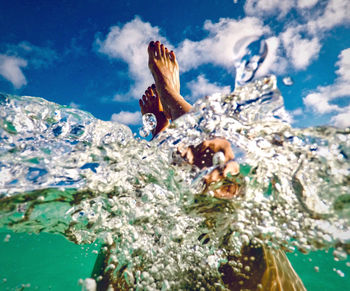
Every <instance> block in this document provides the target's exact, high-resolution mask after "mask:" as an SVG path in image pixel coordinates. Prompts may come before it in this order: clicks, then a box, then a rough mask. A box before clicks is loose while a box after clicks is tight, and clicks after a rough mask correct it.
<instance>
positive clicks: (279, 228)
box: [0, 76, 350, 290]
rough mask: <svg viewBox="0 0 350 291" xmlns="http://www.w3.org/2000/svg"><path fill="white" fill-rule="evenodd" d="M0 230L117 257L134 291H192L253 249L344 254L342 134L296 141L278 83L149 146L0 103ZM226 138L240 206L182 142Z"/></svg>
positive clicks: (27, 106) (87, 119) (90, 121)
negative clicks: (212, 184) (216, 193)
mask: <svg viewBox="0 0 350 291" xmlns="http://www.w3.org/2000/svg"><path fill="white" fill-rule="evenodd" d="M0 106H1V107H0V115H1V119H0V142H1V146H0V157H1V158H0V226H5V227H7V228H9V229H12V230H15V231H27V232H43V231H45V232H52V233H61V234H63V235H64V236H65V237H67V238H68V239H69V240H71V241H73V242H76V243H91V242H93V241H95V240H96V239H97V238H99V239H101V240H103V241H104V242H105V243H106V245H107V246H108V245H109V246H111V248H112V246H113V247H114V246H116V248H112V249H113V253H112V255H111V256H110V259H109V265H108V268H109V269H111V270H114V272H118V271H120V270H122V271H123V276H124V277H125V278H126V281H127V282H128V283H129V284H130V286H134V287H139V288H144V287H146V286H148V287H150V288H156V289H162V288H163V289H164V290H166V289H169V288H170V289H175V290H176V289H179V288H184V289H186V288H187V289H188V288H200V287H207V286H209V285H212V284H213V282H218V283H217V284H219V283H220V279H219V278H220V274H219V271H218V266H219V265H220V264H221V263H223V262H226V257H227V255H228V254H236V253H239V251H240V248H241V246H242V244H244V243H248V242H251V243H253V244H263V245H267V246H269V247H271V248H283V249H284V250H287V251H288V250H289V251H293V250H295V249H298V250H300V251H302V252H309V251H312V250H317V249H328V248H331V247H333V248H335V251H334V256H335V259H337V260H338V259H339V260H346V259H347V251H348V250H349V246H350V245H349V243H350V228H349V227H350V221H349V220H350V194H349V185H350V178H349V177H350V162H349V156H350V135H349V134H350V130H349V129H336V128H332V127H321V128H307V129H295V128H292V127H291V126H290V124H289V123H288V122H287V120H288V115H287V114H286V112H285V111H284V107H283V99H282V97H281V95H280V93H279V91H278V89H277V85H276V80H275V77H274V76H269V77H266V78H263V79H259V80H256V81H254V82H251V83H248V84H246V85H244V86H242V87H237V88H236V90H235V92H234V93H233V94H232V95H229V96H221V95H213V96H211V97H206V98H204V99H201V100H199V101H198V102H197V103H196V104H195V105H194V108H193V111H192V112H191V113H189V114H187V115H185V116H183V117H181V118H180V119H178V120H176V121H175V122H174V123H172V125H171V127H170V128H169V129H168V130H167V131H165V132H163V133H161V134H160V136H159V137H158V138H156V139H154V140H153V141H152V142H146V141H144V140H140V139H137V138H134V136H133V134H132V133H131V131H130V129H129V128H128V127H126V126H123V125H121V124H118V123H112V122H104V121H101V120H98V119H95V118H94V117H93V116H91V115H90V114H88V113H86V112H83V111H81V110H78V109H73V108H69V107H64V106H60V105H57V104H54V103H52V102H48V101H46V100H44V99H41V98H33V97H18V96H12V95H6V94H2V95H0ZM213 136H221V137H225V138H226V139H228V140H229V141H230V142H231V143H232V145H233V147H234V149H235V153H236V159H237V160H238V161H239V163H240V164H241V172H242V176H237V177H233V179H235V178H236V179H237V180H239V181H237V182H238V183H240V184H241V185H242V187H243V185H244V188H245V190H244V195H243V196H240V197H238V198H236V199H234V200H232V201H226V200H219V199H216V198H213V197H211V193H206V194H202V192H203V183H202V178H203V176H204V175H205V174H206V173H207V171H206V170H203V171H202V172H200V171H199V170H197V169H193V168H191V167H190V166H189V165H186V164H184V163H183V162H182V160H181V158H180V157H179V156H178V155H177V154H176V149H177V147H178V146H179V145H180V144H185V145H191V144H193V145H197V144H199V143H200V142H201V141H203V140H205V139H208V138H211V137H213Z"/></svg>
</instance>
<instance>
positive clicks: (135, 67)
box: [96, 17, 171, 101]
mask: <svg viewBox="0 0 350 291" xmlns="http://www.w3.org/2000/svg"><path fill="white" fill-rule="evenodd" d="M151 40H159V41H161V42H164V43H166V44H167V47H168V48H169V47H171V46H169V43H167V41H166V39H165V38H164V37H162V36H161V35H160V32H159V28H158V27H153V26H152V25H151V24H150V23H148V22H143V21H142V20H141V19H140V18H139V17H135V19H133V20H132V21H130V22H128V23H126V24H125V25H124V26H113V27H111V28H110V31H109V33H108V35H107V36H106V38H105V39H104V40H101V39H100V38H97V39H96V44H97V46H98V51H99V52H100V53H103V54H106V55H107V56H109V57H110V58H115V59H120V60H123V61H124V62H126V63H127V64H128V66H129V76H130V78H131V79H132V80H133V81H134V83H135V84H134V86H133V87H132V88H131V89H130V91H129V92H127V93H125V94H117V95H116V96H115V99H116V100H118V101H122V100H126V99H129V98H130V97H131V98H140V96H142V93H143V92H144V91H145V89H146V88H147V87H148V86H149V85H151V84H152V83H153V82H154V81H153V79H152V76H151V74H150V73H149V70H148V55H147V46H148V43H149V42H150V41H151Z"/></svg>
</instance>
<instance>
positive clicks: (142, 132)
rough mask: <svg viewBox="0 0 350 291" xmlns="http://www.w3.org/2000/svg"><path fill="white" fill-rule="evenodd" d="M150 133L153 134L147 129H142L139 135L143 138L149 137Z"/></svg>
mask: <svg viewBox="0 0 350 291" xmlns="http://www.w3.org/2000/svg"><path fill="white" fill-rule="evenodd" d="M150 133H151V132H150V131H149V130H148V129H147V128H145V127H141V128H140V130H139V134H140V136H141V137H147V136H149V134H150Z"/></svg>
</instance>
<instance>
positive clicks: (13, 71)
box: [0, 54, 27, 88]
mask: <svg viewBox="0 0 350 291" xmlns="http://www.w3.org/2000/svg"><path fill="white" fill-rule="evenodd" d="M26 66H27V61H26V60H23V59H21V58H17V57H13V56H7V55H2V54H0V75H1V76H2V77H3V78H5V79H6V80H7V81H10V82H11V83H12V85H13V86H14V87H15V88H20V87H22V86H24V85H26V84H27V80H26V77H25V76H24V74H23V72H22V68H25V67H26Z"/></svg>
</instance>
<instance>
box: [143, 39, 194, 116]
mask: <svg viewBox="0 0 350 291" xmlns="http://www.w3.org/2000/svg"><path fill="white" fill-rule="evenodd" d="M148 56H149V59H148V66H149V69H150V70H151V73H152V75H153V78H154V80H155V83H156V88H157V91H158V92H159V97H160V101H161V103H162V104H163V107H164V111H165V114H166V115H167V117H169V118H171V119H172V120H175V119H176V118H178V117H180V116H181V115H183V114H185V113H187V112H188V111H190V110H191V108H192V106H191V105H190V104H189V103H188V102H186V100H185V99H184V98H183V97H182V96H181V95H180V78H179V65H178V63H177V61H176V57H175V53H174V52H173V51H171V52H169V50H168V49H167V48H166V47H165V46H164V45H163V44H161V43H160V42H159V41H156V42H153V41H151V42H150V44H149V45H148Z"/></svg>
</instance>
